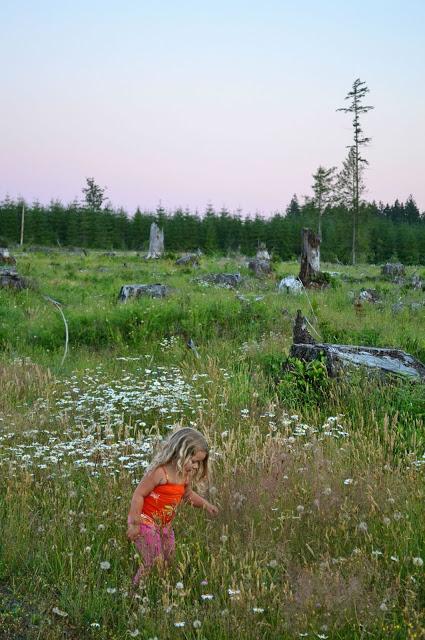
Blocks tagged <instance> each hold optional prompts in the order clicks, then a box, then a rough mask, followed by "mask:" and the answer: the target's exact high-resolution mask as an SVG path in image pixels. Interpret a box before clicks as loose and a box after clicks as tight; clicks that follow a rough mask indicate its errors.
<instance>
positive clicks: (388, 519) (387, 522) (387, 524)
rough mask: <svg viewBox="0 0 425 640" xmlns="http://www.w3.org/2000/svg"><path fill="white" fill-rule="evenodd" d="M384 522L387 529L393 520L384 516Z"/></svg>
mask: <svg viewBox="0 0 425 640" xmlns="http://www.w3.org/2000/svg"><path fill="white" fill-rule="evenodd" d="M382 522H383V523H384V525H385V526H386V527H389V525H390V524H391V520H390V518H387V516H384V518H382Z"/></svg>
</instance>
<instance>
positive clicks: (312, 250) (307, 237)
mask: <svg viewBox="0 0 425 640" xmlns="http://www.w3.org/2000/svg"><path fill="white" fill-rule="evenodd" d="M301 238H302V244H301V268H300V275H299V279H300V280H301V282H302V283H303V285H304V286H305V287H308V286H309V285H310V284H311V283H312V282H313V281H315V280H316V279H317V277H318V276H320V236H317V235H316V234H315V233H314V232H313V231H312V230H311V229H305V228H304V229H303V230H302V236H301Z"/></svg>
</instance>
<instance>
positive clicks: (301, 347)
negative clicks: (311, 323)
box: [290, 311, 425, 380]
mask: <svg viewBox="0 0 425 640" xmlns="http://www.w3.org/2000/svg"><path fill="white" fill-rule="evenodd" d="M299 340H302V342H298V341H299ZM290 355H291V356H292V357H293V358H299V359H300V360H304V361H305V362H311V361H312V360H317V359H318V358H320V357H321V356H323V355H324V356H325V358H326V368H327V370H328V374H329V375H330V376H332V377H334V376H337V375H338V374H339V373H340V372H341V371H343V370H344V368H345V367H347V366H362V367H365V368H367V369H372V370H378V371H380V372H382V373H386V374H388V373H392V374H397V375H405V376H408V377H411V378H419V379H420V380H425V366H424V365H423V364H422V362H419V360H416V359H415V358H413V356H411V355H410V354H408V353H406V352H405V351H401V350H400V349H381V348H377V347H364V346H354V345H350V344H327V343H317V342H315V341H314V339H313V338H312V336H311V335H310V334H309V332H308V331H307V322H306V320H305V318H303V316H302V315H301V312H300V311H298V313H297V317H296V320H295V326H294V344H293V345H292V347H291V351H290Z"/></svg>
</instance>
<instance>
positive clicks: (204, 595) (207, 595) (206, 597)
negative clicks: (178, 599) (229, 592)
mask: <svg viewBox="0 0 425 640" xmlns="http://www.w3.org/2000/svg"><path fill="white" fill-rule="evenodd" d="M201 598H202V600H212V599H213V598H214V596H213V594H212V593H201Z"/></svg>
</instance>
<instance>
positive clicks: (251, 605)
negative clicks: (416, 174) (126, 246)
mask: <svg viewBox="0 0 425 640" xmlns="http://www.w3.org/2000/svg"><path fill="white" fill-rule="evenodd" d="M323 268H324V269H326V270H329V271H330V272H335V271H336V272H339V274H340V275H335V276H334V277H333V278H332V281H331V286H330V287H329V288H328V289H326V290H322V291H310V292H309V293H308V297H307V296H306V295H305V294H302V295H301V296H292V295H287V294H283V293H278V291H277V282H278V281H279V279H280V277H282V276H283V275H288V274H296V273H297V272H298V265H297V264H296V263H276V264H275V273H274V274H273V276H271V277H270V278H266V279H264V280H259V279H256V278H254V277H252V276H250V275H249V274H248V271H247V269H246V267H245V266H244V264H243V263H242V262H241V261H240V260H239V259H238V258H237V257H233V258H232V257H230V258H216V259H212V258H211V259H207V258H203V259H202V264H201V267H200V268H199V269H196V270H189V269H183V270H182V269H179V268H178V267H176V266H175V265H174V261H172V260H166V259H164V260H159V261H155V262H146V261H144V260H142V259H141V258H139V257H138V256H136V255H135V254H129V253H127V254H124V253H123V254H118V255H116V256H115V257H108V256H106V255H102V254H101V253H91V254H90V255H88V256H84V255H81V256H80V255H74V254H65V253H60V252H55V253H49V254H43V253H37V254H23V255H21V256H19V255H18V269H19V272H20V273H21V274H22V275H24V276H26V277H28V278H29V279H30V281H31V283H32V286H31V288H30V289H27V290H25V291H22V292H19V293H15V292H12V291H6V290H0V358H1V360H0V390H1V392H0V540H1V545H0V638H1V639H2V640H3V639H9V638H13V639H19V638H22V639H24V638H25V639H27V638H28V639H30V640H32V639H35V638H40V639H41V638H42V639H43V640H44V639H46V640H57V639H59V638H69V639H73V640H74V639H77V638H78V639H80V638H92V637H93V638H102V639H103V638H105V639H121V638H123V639H124V638H131V637H139V638H140V639H143V640H148V639H149V638H150V639H153V638H157V639H158V640H169V639H174V638H176V639H178V638H187V639H192V638H193V639H195V638H196V639H199V640H201V639H203V640H207V639H208V640H219V639H220V640H221V639H225V638H232V637H235V636H236V634H238V635H239V637H240V638H241V639H245V638H246V639H248V640H251V639H253V640H254V639H257V638H264V639H265V640H271V639H275V638H276V639H278V638H279V639H281V638H288V639H289V638H299V637H307V638H329V639H341V640H342V639H349V640H351V639H357V638H358V639H360V638H397V639H402V638H411V639H413V638H424V637H425V576H424V566H423V560H425V530H424V521H425V484H424V471H425V431H424V421H425V386H424V385H423V384H419V383H417V382H412V381H409V380H402V379H396V378H392V379H390V378H386V379H382V378H381V377H379V376H377V375H375V376H371V375H366V374H365V373H364V372H361V371H347V373H346V374H345V375H344V377H342V378H339V379H338V380H335V379H329V378H328V377H327V375H326V371H325V369H324V367H323V366H322V365H321V364H320V363H319V364H318V365H317V366H314V367H311V366H310V367H305V366H304V367H303V366H302V365H300V364H299V363H289V367H288V363H287V356H288V351H289V348H290V345H291V342H292V321H293V318H294V317H295V313H296V310H297V309H301V310H302V311H303V313H304V314H305V315H306V316H307V317H308V318H309V320H310V322H311V323H312V325H313V329H314V332H315V335H316V334H317V336H319V337H320V339H321V340H322V341H325V342H339V343H345V344H350V343H351V344H366V345H372V346H394V347H398V348H402V349H404V350H406V351H408V352H409V353H411V354H412V355H414V356H416V357H417V358H418V359H420V360H422V362H425V322H424V316H425V313H424V312H425V307H423V306H422V307H421V306H420V305H419V304H413V307H411V306H410V305H411V303H421V302H423V299H424V293H423V292H422V291H414V290H411V289H408V288H403V287H400V286H399V285H396V284H393V283H391V282H388V281H385V280H383V279H380V278H379V273H380V269H379V267H375V266H371V265H361V266H358V267H356V268H352V267H345V266H340V265H338V266H337V265H323ZM237 271H240V272H241V274H242V276H243V282H242V284H241V285H240V287H239V289H238V291H237V292H236V291H234V290H232V289H226V288H221V287H217V286H212V285H206V284H204V283H202V282H200V281H199V279H200V278H202V276H203V275H205V274H207V273H211V272H237ZM415 271H416V272H418V273H419V274H421V272H422V276H424V275H425V274H424V272H423V268H422V269H421V268H419V269H418V270H415V268H413V267H411V268H409V274H411V273H413V272H415ZM127 283H128V284H131V283H163V284H166V285H168V286H169V287H170V295H169V296H168V297H167V298H165V299H149V298H143V299H139V300H135V301H130V302H128V303H127V304H120V303H118V302H117V297H118V292H119V289H120V287H121V285H123V284H127ZM363 287H373V288H374V289H377V291H378V293H379V295H380V297H381V303H380V304H379V305H373V304H368V303H364V305H363V306H362V308H357V310H356V309H355V307H354V306H353V299H355V298H356V296H357V295H358V293H359V291H360V290H361V289H362V288H363ZM44 296H50V297H51V298H53V299H55V300H58V301H59V302H60V303H61V304H62V308H63V312H64V314H65V317H66V319H67V322H68V325H69V353H68V355H67V357H66V358H65V361H64V362H63V364H62V359H63V353H64V324H63V321H62V318H61V316H60V314H59V313H58V311H57V309H56V308H55V307H54V306H53V305H52V304H51V303H49V302H48V301H47V300H46V298H45V297H44ZM399 300H402V301H403V302H405V306H404V308H403V309H402V310H401V311H400V312H396V311H395V310H394V309H393V305H394V304H395V303H397V302H398V301H399ZM189 337H190V338H192V339H193V341H194V342H195V344H196V347H197V350H198V352H199V357H196V355H195V353H194V352H193V351H192V350H190V349H188V348H187V346H186V341H187V339H188V338H189ZM175 425H192V426H195V427H196V428H198V429H200V430H201V431H203V432H204V433H205V434H206V436H207V437H208V439H209V441H210V443H211V447H212V460H213V465H212V476H211V479H210V483H209V486H208V487H205V488H204V490H205V491H206V492H207V493H208V494H209V499H210V500H211V501H212V502H214V503H216V504H217V505H218V506H219V507H220V514H219V516H218V517H217V518H215V519H210V518H206V517H205V516H204V515H203V514H202V513H199V512H198V511H197V510H194V509H191V508H190V507H187V506H185V507H183V508H182V509H181V511H180V513H179V514H178V516H177V518H176V521H175V532H176V540H177V552H176V556H175V560H174V562H173V564H172V565H171V566H170V567H169V568H167V569H166V570H165V571H162V572H159V571H157V572H154V573H153V574H152V575H151V577H150V578H149V580H148V581H147V582H146V584H144V585H142V587H141V589H140V591H139V592H138V593H136V594H135V595H134V594H133V595H132V594H131V592H130V585H131V576H132V574H133V572H134V570H135V567H136V565H137V559H136V558H135V557H134V548H133V546H132V545H131V544H130V543H129V542H128V541H127V539H126V535H125V533H126V516H127V510H128V506H129V501H130V498H131V494H132V491H133V489H134V486H135V484H136V483H137V482H138V480H140V478H141V476H142V475H143V468H144V467H145V466H146V465H147V463H148V461H149V459H150V456H151V453H152V449H153V448H154V446H155V443H156V441H157V440H158V438H159V437H160V436H162V435H164V434H166V433H167V432H168V431H169V430H170V429H171V428H173V427H174V426H175Z"/></svg>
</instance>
